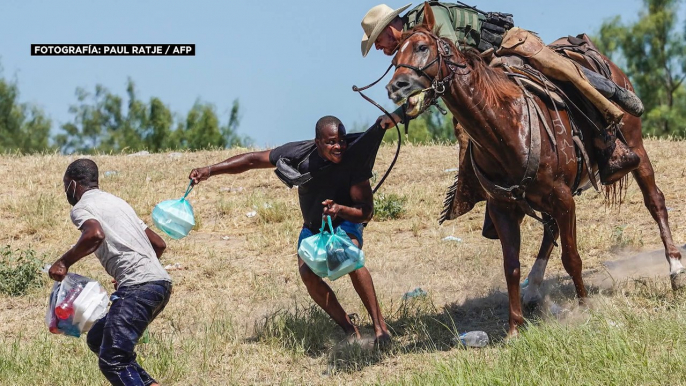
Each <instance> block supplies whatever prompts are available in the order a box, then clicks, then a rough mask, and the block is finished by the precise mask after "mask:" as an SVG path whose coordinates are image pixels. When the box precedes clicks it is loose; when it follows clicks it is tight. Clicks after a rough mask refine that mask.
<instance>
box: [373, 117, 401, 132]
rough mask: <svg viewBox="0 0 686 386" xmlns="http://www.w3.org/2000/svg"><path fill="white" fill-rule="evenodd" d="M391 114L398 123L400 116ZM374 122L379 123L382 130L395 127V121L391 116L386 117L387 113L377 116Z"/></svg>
mask: <svg viewBox="0 0 686 386" xmlns="http://www.w3.org/2000/svg"><path fill="white" fill-rule="evenodd" d="M391 115H392V116H393V119H395V121H396V122H398V123H400V117H399V116H398V114H394V113H391ZM376 123H378V124H380V125H381V128H382V129H384V130H388V129H392V128H394V127H395V123H394V122H393V120H391V118H389V117H388V115H386V114H384V115H382V116H380V117H379V118H377V119H376Z"/></svg>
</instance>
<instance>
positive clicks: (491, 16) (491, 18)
mask: <svg viewBox="0 0 686 386" xmlns="http://www.w3.org/2000/svg"><path fill="white" fill-rule="evenodd" d="M512 27H514V19H513V18H512V14H509V13H502V12H488V13H487V14H486V20H485V21H484V22H483V23H482V24H481V39H480V40H479V46H478V47H477V48H478V50H479V51H481V52H484V51H486V50H489V49H491V48H493V49H494V50H497V49H498V48H499V47H500V44H501V43H502V42H503V35H505V32H507V31H508V30H509V29H510V28H512Z"/></svg>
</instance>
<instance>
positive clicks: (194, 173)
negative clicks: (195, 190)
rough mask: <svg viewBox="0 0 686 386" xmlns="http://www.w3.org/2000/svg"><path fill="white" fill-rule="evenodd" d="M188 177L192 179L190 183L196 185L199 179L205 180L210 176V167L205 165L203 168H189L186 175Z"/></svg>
mask: <svg viewBox="0 0 686 386" xmlns="http://www.w3.org/2000/svg"><path fill="white" fill-rule="evenodd" d="M188 178H189V179H191V180H192V181H193V182H192V185H197V184H198V183H200V181H205V180H207V179H208V178H210V168H209V167H207V166H206V167H204V168H197V169H193V170H191V174H189V175H188Z"/></svg>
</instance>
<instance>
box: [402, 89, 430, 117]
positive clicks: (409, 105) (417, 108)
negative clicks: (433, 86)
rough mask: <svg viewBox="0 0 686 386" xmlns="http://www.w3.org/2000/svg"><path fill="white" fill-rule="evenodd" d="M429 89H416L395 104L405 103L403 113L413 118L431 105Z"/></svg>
mask: <svg viewBox="0 0 686 386" xmlns="http://www.w3.org/2000/svg"><path fill="white" fill-rule="evenodd" d="M430 91H431V90H417V91H416V92H414V93H413V94H411V95H410V96H408V97H406V98H403V99H401V100H400V101H399V102H398V103H397V104H398V105H402V104H406V107H405V114H406V115H407V116H408V117H412V118H414V117H416V116H418V115H419V114H421V113H423V112H424V110H426V109H427V108H428V107H429V106H430V105H431V101H432V99H431V97H430V96H429V92H430Z"/></svg>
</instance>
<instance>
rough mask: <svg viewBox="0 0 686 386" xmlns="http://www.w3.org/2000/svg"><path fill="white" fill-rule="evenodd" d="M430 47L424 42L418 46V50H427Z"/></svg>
mask: <svg viewBox="0 0 686 386" xmlns="http://www.w3.org/2000/svg"><path fill="white" fill-rule="evenodd" d="M428 49H429V46H427V45H425V44H422V45H420V46H419V47H417V51H419V52H426V51H427V50H428Z"/></svg>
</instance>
